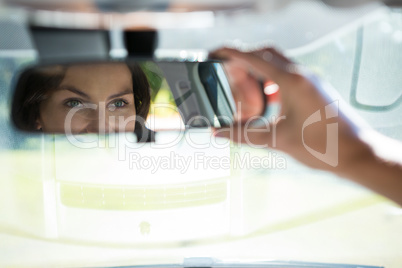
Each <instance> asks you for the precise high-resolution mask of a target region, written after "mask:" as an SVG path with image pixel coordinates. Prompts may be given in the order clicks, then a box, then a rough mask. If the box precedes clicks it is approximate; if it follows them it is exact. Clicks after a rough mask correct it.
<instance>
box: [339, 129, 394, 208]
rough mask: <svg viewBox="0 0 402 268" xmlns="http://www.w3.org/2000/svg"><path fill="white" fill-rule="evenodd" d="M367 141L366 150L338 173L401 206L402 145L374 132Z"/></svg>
mask: <svg viewBox="0 0 402 268" xmlns="http://www.w3.org/2000/svg"><path fill="white" fill-rule="evenodd" d="M366 144H367V149H366V150H365V153H364V154H361V155H360V157H359V159H355V160H354V161H351V162H352V163H351V164H350V165H349V166H348V168H346V169H343V170H341V171H340V172H339V175H341V176H343V177H346V178H348V179H350V180H352V181H354V182H356V183H359V184H361V185H363V186H365V187H367V188H369V189H371V190H373V191H375V192H377V193H379V194H381V195H383V196H385V197H387V198H389V199H391V200H392V201H394V202H396V203H397V204H399V205H400V206H402V144H401V143H400V142H398V141H394V140H390V139H388V138H386V137H384V136H382V135H375V137H374V138H373V139H370V140H369V141H368V142H367V143H366Z"/></svg>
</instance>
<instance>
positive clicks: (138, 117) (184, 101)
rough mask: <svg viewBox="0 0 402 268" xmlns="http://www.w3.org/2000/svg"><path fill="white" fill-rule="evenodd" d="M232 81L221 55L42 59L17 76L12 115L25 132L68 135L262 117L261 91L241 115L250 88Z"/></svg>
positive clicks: (227, 122)
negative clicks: (209, 58)
mask: <svg viewBox="0 0 402 268" xmlns="http://www.w3.org/2000/svg"><path fill="white" fill-rule="evenodd" d="M230 72H232V71H230ZM230 81H231V80H228V79H227V77H226V72H225V70H224V67H223V64H222V63H221V62H217V61H207V62H155V61H126V62H124V61H120V62H118V61H114V62H112V61H105V62H84V63H68V64H52V65H40V66H34V67H30V68H28V69H26V70H24V71H22V72H21V74H20V75H19V76H18V79H17V80H16V83H15V93H14V99H13V105H12V112H11V114H12V119H13V122H14V124H15V126H16V127H17V128H19V129H21V130H25V131H30V132H37V133H65V134H82V133H115V132H138V131H140V130H141V131H144V130H147V131H148V130H151V131H161V130H165V129H168V130H183V129H186V128H190V127H221V126H228V125H230V124H232V123H234V122H235V121H236V119H235V118H240V119H239V120H241V121H244V120H246V119H248V118H250V117H252V116H258V115H261V114H262V113H263V111H264V109H265V105H266V102H265V99H264V98H263V97H261V95H258V99H257V102H256V104H255V103H254V104H253V107H254V111H253V112H252V113H250V112H248V113H245V114H244V113H243V114H240V115H241V116H240V117H239V116H236V115H238V114H239V111H237V108H239V105H238V104H237V103H236V102H243V100H244V99H245V96H247V94H243V95H241V96H240V97H239V94H238V93H236V92H232V91H231V85H230V83H229V82H230ZM233 88H236V87H233ZM245 92H247V91H245ZM261 92H262V91H261ZM262 95H263V94H262ZM244 103H245V104H246V102H245V101H244Z"/></svg>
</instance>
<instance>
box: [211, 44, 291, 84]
mask: <svg viewBox="0 0 402 268" xmlns="http://www.w3.org/2000/svg"><path fill="white" fill-rule="evenodd" d="M210 56H211V57H215V58H220V59H226V60H234V61H240V62H241V63H242V64H244V65H246V67H247V68H251V69H252V70H253V71H254V72H257V74H258V75H259V76H261V77H262V78H264V79H271V80H273V81H274V82H276V83H277V84H278V85H279V84H281V83H286V81H288V79H289V78H290V76H291V75H294V73H295V72H294V69H295V67H294V63H293V62H292V61H290V60H289V59H287V58H286V57H284V56H283V55H282V54H280V53H279V52H278V51H276V50H275V49H273V48H266V49H263V50H259V51H253V52H241V51H238V50H236V49H232V48H221V49H218V50H215V51H214V52H212V53H211V54H210Z"/></svg>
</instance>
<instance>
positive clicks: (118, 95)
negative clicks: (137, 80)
mask: <svg viewBox="0 0 402 268" xmlns="http://www.w3.org/2000/svg"><path fill="white" fill-rule="evenodd" d="M127 94H134V92H133V90H132V89H126V90H124V91H122V92H120V93H116V94H113V95H110V96H109V97H108V98H107V99H108V100H110V99H114V98H117V97H120V96H124V95H127Z"/></svg>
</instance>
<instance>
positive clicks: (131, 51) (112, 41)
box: [30, 26, 158, 64]
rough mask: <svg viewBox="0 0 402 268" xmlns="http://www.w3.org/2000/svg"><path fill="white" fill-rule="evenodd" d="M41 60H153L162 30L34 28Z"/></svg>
mask: <svg viewBox="0 0 402 268" xmlns="http://www.w3.org/2000/svg"><path fill="white" fill-rule="evenodd" d="M30 32H31V37H32V40H33V43H34V45H35V47H36V49H37V51H38V57H39V61H40V62H41V63H48V64H51V63H55V62H61V61H63V62H66V63H67V62H77V61H85V62H88V61H105V60H125V59H127V58H137V59H138V58H141V59H153V58H154V52H155V49H156V47H157V42H158V33H157V31H155V30H153V29H143V30H135V31H130V30H120V29H112V30H100V29H61V28H54V27H38V26H31V27H30Z"/></svg>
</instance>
